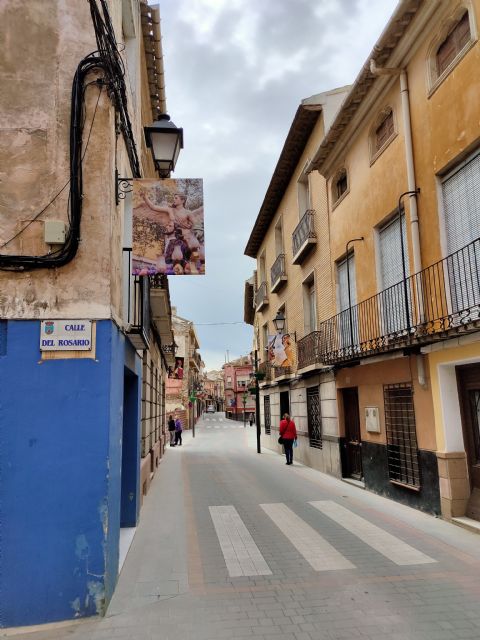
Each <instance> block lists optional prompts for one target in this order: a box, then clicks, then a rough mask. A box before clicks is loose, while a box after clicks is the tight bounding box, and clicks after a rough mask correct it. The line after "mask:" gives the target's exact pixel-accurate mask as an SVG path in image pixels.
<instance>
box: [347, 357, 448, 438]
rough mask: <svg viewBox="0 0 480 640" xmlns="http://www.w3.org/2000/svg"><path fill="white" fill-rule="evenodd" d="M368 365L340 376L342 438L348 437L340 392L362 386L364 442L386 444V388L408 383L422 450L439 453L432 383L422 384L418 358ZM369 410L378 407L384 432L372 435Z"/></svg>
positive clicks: (361, 417) (361, 403)
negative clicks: (368, 428)
mask: <svg viewBox="0 0 480 640" xmlns="http://www.w3.org/2000/svg"><path fill="white" fill-rule="evenodd" d="M365 362H366V364H365V365H360V366H357V367H350V368H346V369H341V370H340V371H338V372H337V374H336V384H337V390H338V396H337V402H338V410H339V415H340V435H341V436H344V435H345V428H344V419H343V408H342V396H341V392H340V390H341V389H343V388H345V387H358V403H359V411H360V429H361V438H362V441H363V440H364V441H368V442H374V443H377V444H386V433H385V410H384V396H383V386H384V385H386V384H398V383H402V382H405V383H409V384H411V385H412V387H413V403H414V407H415V422H416V431H417V442H418V448H419V449H426V450H429V451H435V450H436V449H437V441H436V438H435V424H434V416H433V402H432V395H431V386H430V380H429V379H428V378H427V384H426V387H425V388H423V387H422V386H421V385H420V384H419V382H418V371H417V363H416V360H415V356H406V357H399V358H391V359H387V360H384V361H380V362H374V363H371V364H368V361H365ZM365 407H378V409H379V415H380V433H371V432H368V431H367V430H366V422H365Z"/></svg>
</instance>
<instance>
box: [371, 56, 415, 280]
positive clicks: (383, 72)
mask: <svg viewBox="0 0 480 640" xmlns="http://www.w3.org/2000/svg"><path fill="white" fill-rule="evenodd" d="M370 72H371V73H372V75H374V76H392V75H398V76H400V97H401V101H402V115H403V130H404V137H405V159H406V163H407V184H408V191H409V192H410V193H409V196H410V230H411V233H412V253H413V272H414V273H418V272H419V271H421V270H422V256H421V251H420V232H419V223H418V209H417V195H416V194H417V186H416V183H415V164H414V160H413V144H412V126H411V122H410V98H409V92H408V76H407V71H406V69H400V68H398V67H397V68H396V67H383V68H381V67H377V65H376V63H375V60H373V59H372V60H370Z"/></svg>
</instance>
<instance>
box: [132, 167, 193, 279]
mask: <svg viewBox="0 0 480 640" xmlns="http://www.w3.org/2000/svg"><path fill="white" fill-rule="evenodd" d="M132 227H133V247H132V273H133V275H136V276H152V275H156V274H159V273H160V274H166V275H202V274H204V273H205V236H204V223H203V180H202V179H201V178H177V179H173V178H168V179H167V180H134V181H133V220H132Z"/></svg>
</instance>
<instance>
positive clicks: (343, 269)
mask: <svg viewBox="0 0 480 640" xmlns="http://www.w3.org/2000/svg"><path fill="white" fill-rule="evenodd" d="M348 266H349V271H350V299H351V302H352V307H353V306H354V305H356V304H357V290H356V286H355V256H354V255H351V256H349V258H348ZM338 288H339V300H338V302H339V307H340V308H339V311H345V309H348V277H347V261H346V260H344V261H343V262H341V263H340V264H339V265H338Z"/></svg>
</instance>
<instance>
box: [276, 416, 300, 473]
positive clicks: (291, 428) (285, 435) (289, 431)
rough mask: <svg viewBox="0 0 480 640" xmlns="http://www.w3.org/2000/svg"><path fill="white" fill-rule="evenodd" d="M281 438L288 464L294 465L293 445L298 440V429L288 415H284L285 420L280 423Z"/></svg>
mask: <svg viewBox="0 0 480 640" xmlns="http://www.w3.org/2000/svg"><path fill="white" fill-rule="evenodd" d="M280 437H281V438H282V439H283V442H282V444H283V447H284V449H285V457H286V458H287V464H293V443H294V441H295V440H296V439H297V429H296V427H295V422H294V421H293V420H291V419H290V416H289V415H288V413H285V414H284V415H283V420H282V421H281V422H280Z"/></svg>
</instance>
